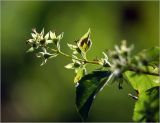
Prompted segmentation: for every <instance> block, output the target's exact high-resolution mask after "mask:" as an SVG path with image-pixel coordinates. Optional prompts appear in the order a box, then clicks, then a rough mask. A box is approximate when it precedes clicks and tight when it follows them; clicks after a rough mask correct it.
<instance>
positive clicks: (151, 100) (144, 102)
mask: <svg viewBox="0 0 160 123" xmlns="http://www.w3.org/2000/svg"><path fill="white" fill-rule="evenodd" d="M159 100H160V97H159V86H156V87H153V88H151V89H149V90H147V91H144V92H143V93H142V94H140V96H139V99H138V101H137V102H136V104H135V108H134V114H133V120H134V121H137V122H158V121H159Z"/></svg>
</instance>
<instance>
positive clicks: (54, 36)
mask: <svg viewBox="0 0 160 123" xmlns="http://www.w3.org/2000/svg"><path fill="white" fill-rule="evenodd" d="M50 38H51V39H55V38H56V34H55V32H54V33H53V32H52V31H50Z"/></svg>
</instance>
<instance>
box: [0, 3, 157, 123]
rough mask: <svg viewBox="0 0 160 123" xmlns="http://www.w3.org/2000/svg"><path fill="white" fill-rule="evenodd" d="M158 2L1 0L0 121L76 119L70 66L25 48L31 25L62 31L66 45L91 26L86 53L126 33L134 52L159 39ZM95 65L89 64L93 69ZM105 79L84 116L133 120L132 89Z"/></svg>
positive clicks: (109, 45)
mask: <svg viewBox="0 0 160 123" xmlns="http://www.w3.org/2000/svg"><path fill="white" fill-rule="evenodd" d="M158 9H159V2H158V1H143V2H138V1H136V2H129V1H123V2H116V1H114V2H111V1H103V2H98V1H97V2H96V1H95V2H89V1H88V2H87V1H86V2H85V1H83V2H80V1H79V2H76V1H75V2H65V1H64V2H62V1H61V2H58V1H57V2H56V1H48V2H42V1H41V2H40V1H39V2H38V1H37V2H31V1H28V2H27V1H26V2H23V1H17V2H16V1H14V2H12V1H1V118H2V121H28V122H29V121H32V122H33V121H61V122H62V121H80V118H79V117H78V114H77V112H76V108H75V87H74V86H75V85H74V83H73V77H74V73H73V72H74V71H72V70H67V69H65V68H64V65H66V64H67V63H69V62H70V61H69V60H68V59H66V58H64V57H58V58H56V59H51V60H49V61H48V62H47V64H46V65H44V66H42V67H40V66H39V65H40V64H41V62H42V61H41V60H40V59H37V58H36V57H35V55H34V54H32V53H31V54H30V53H26V50H27V49H28V47H27V46H26V45H25V41H26V40H27V39H29V38H31V36H30V33H31V29H32V28H34V27H35V28H36V29H37V30H38V31H41V30H42V28H43V27H44V28H45V32H48V31H49V30H53V31H56V32H58V33H61V32H64V38H63V40H62V42H61V44H62V45H63V46H62V47H63V50H64V51H65V52H68V53H71V51H70V50H69V48H68V47H67V46H66V44H67V42H68V43H73V41H74V40H75V39H78V38H79V37H81V36H82V35H83V34H84V33H85V32H86V31H87V30H88V28H91V39H92V42H93V45H92V49H91V50H90V51H89V52H88V56H89V58H90V59H93V58H94V57H95V56H99V57H102V51H104V50H106V49H112V48H113V47H114V45H115V44H120V41H121V40H123V39H126V40H127V41H128V44H129V45H131V44H134V46H135V50H134V53H137V52H138V51H140V50H142V49H146V48H151V47H153V46H157V45H158V41H159V30H158V29H159V18H158V17H159V10H158ZM94 68H95V67H94V66H88V70H89V71H91V70H93V69H94ZM123 88H124V89H123V90H118V84H117V83H114V84H109V86H106V87H105V88H104V89H103V91H102V92H101V93H99V94H98V96H97V98H96V100H95V101H94V103H93V106H92V109H91V111H90V114H89V118H88V121H110V122H111V121H114V122H116V121H123V122H124V121H132V111H133V108H134V100H132V99H131V98H129V97H128V93H129V92H132V91H133V89H132V88H131V87H130V85H129V84H126V83H124V87H123Z"/></svg>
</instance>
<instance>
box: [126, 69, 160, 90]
mask: <svg viewBox="0 0 160 123" xmlns="http://www.w3.org/2000/svg"><path fill="white" fill-rule="evenodd" d="M125 75H126V77H127V79H128V80H129V82H130V84H131V85H132V87H133V88H134V89H135V90H137V91H138V92H139V93H141V92H144V91H146V90H148V89H150V88H152V87H155V86H160V77H159V76H152V75H146V74H135V72H131V71H127V72H125Z"/></svg>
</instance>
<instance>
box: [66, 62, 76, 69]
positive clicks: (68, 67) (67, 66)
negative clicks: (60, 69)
mask: <svg viewBox="0 0 160 123" xmlns="http://www.w3.org/2000/svg"><path fill="white" fill-rule="evenodd" d="M64 67H65V68H67V69H74V63H69V64H67V65H66V66H64Z"/></svg>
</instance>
